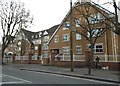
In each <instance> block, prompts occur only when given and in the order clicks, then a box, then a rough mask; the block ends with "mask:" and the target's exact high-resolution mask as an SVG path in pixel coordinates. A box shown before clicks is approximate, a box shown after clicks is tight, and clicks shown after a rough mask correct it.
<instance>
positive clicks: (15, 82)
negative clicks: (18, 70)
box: [0, 81, 24, 84]
mask: <svg viewBox="0 0 120 86" xmlns="http://www.w3.org/2000/svg"><path fill="white" fill-rule="evenodd" d="M18 83H24V82H21V81H16V82H2V83H0V84H18Z"/></svg>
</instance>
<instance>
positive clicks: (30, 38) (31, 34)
mask: <svg viewBox="0 0 120 86" xmlns="http://www.w3.org/2000/svg"><path fill="white" fill-rule="evenodd" d="M58 26H59V25H55V26H53V27H51V28H50V29H47V30H42V31H39V32H31V31H28V30H25V29H21V31H22V32H23V33H24V35H25V36H26V38H27V39H28V41H29V42H30V43H31V44H33V42H32V41H33V40H36V39H39V38H40V37H42V36H45V35H48V34H49V35H52V34H53V33H54V31H55V30H56V29H57V27H58ZM45 32H47V33H48V34H44V33H45ZM36 36H37V37H36Z"/></svg>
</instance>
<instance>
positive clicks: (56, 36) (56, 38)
mask: <svg viewBox="0 0 120 86" xmlns="http://www.w3.org/2000/svg"><path fill="white" fill-rule="evenodd" d="M58 40H59V39H58V35H55V36H54V43H58Z"/></svg>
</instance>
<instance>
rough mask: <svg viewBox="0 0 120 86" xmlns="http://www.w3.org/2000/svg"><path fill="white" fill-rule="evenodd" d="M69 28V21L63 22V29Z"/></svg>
mask: <svg viewBox="0 0 120 86" xmlns="http://www.w3.org/2000/svg"><path fill="white" fill-rule="evenodd" d="M69 28H70V22H65V24H64V28H63V30H66V29H69Z"/></svg>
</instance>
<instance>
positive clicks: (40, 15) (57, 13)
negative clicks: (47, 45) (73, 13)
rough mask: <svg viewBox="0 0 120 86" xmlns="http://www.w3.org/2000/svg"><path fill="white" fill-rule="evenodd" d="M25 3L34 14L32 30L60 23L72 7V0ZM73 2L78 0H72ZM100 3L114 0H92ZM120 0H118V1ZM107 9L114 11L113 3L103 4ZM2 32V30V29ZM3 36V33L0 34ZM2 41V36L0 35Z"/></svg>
mask: <svg viewBox="0 0 120 86" xmlns="http://www.w3.org/2000/svg"><path fill="white" fill-rule="evenodd" d="M20 1H21V2H23V3H25V6H26V8H27V9H29V10H30V11H31V14H32V15H33V16H34V25H33V26H32V27H31V28H27V29H28V30H30V31H34V32H37V31H41V30H45V29H49V28H50V27H52V26H54V25H57V24H60V23H61V21H62V20H63V19H64V17H65V15H66V14H67V12H68V11H69V9H70V0H20ZM72 1H73V3H74V2H75V1H76V0H72ZM92 1H93V2H96V3H98V4H100V5H102V4H103V3H105V2H107V1H109V2H112V0H92ZM118 1H119V0H116V2H118ZM102 6H104V7H105V8H106V9H108V10H110V11H112V12H114V9H113V6H112V5H102ZM0 32H1V30H0ZM0 36H1V34H0ZM0 41H1V37H0Z"/></svg>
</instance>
